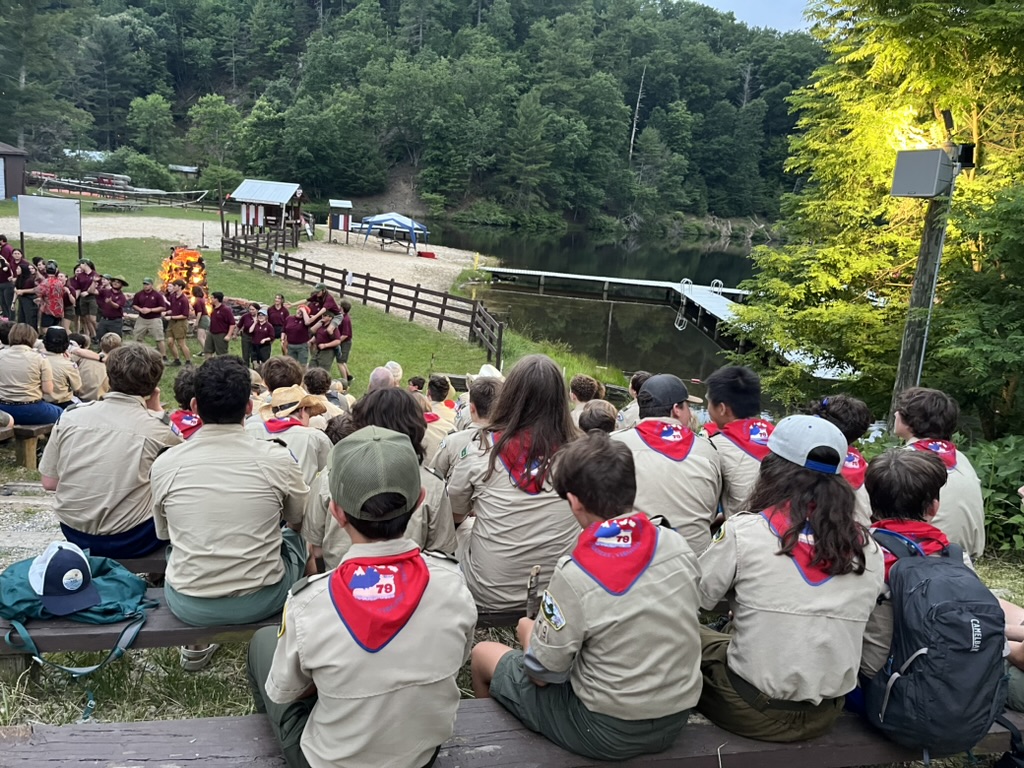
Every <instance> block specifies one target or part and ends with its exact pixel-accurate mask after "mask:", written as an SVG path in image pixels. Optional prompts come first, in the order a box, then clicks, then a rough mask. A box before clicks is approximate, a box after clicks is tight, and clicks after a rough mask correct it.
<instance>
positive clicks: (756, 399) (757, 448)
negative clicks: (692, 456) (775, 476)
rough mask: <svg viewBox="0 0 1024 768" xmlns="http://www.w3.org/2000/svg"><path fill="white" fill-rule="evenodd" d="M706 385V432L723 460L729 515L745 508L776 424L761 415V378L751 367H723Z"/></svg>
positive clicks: (725, 503) (724, 507)
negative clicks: (773, 424)
mask: <svg viewBox="0 0 1024 768" xmlns="http://www.w3.org/2000/svg"><path fill="white" fill-rule="evenodd" d="M705 384H706V385H707V397H708V416H710V417H711V421H710V422H709V423H708V424H705V425H704V431H705V433H706V434H707V436H708V437H709V438H711V444H712V445H714V446H715V448H717V449H718V455H719V457H720V459H721V464H722V499H721V502H722V512H723V513H724V514H725V516H726V517H728V516H729V515H732V514H734V513H736V512H740V511H741V510H743V508H744V502H745V501H746V499H747V496H749V495H750V491H751V490H752V489H753V487H754V482H755V481H756V480H757V470H758V467H759V466H760V464H761V459H763V458H764V457H765V456H767V455H768V445H767V441H768V435H770V434H771V433H772V425H771V424H769V423H768V422H767V421H765V420H764V419H762V418H760V414H761V379H760V378H758V375H757V374H756V373H754V372H753V371H752V370H750V369H749V368H743V367H741V366H737V365H729V366H726V367H725V368H719V369H718V370H717V371H715V372H714V373H712V374H711V375H710V376H708V379H707V381H706V382H705Z"/></svg>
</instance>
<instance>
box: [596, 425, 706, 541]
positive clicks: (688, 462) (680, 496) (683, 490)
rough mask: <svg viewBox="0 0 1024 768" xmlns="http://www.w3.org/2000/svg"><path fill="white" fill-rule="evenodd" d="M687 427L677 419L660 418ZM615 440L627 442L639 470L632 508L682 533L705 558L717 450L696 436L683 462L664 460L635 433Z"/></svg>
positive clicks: (619, 434)
mask: <svg viewBox="0 0 1024 768" xmlns="http://www.w3.org/2000/svg"><path fill="white" fill-rule="evenodd" d="M642 421H664V422H667V423H669V424H679V425H680V426H686V425H685V424H682V422H680V421H677V420H676V419H670V418H656V419H642ZM611 438H612V440H617V441H618V442H620V443H625V444H626V446H627V447H628V448H629V450H630V451H631V452H632V453H633V463H634V465H635V466H636V501H634V502H633V506H634V507H635V508H636V509H638V510H640V511H642V512H645V513H646V514H647V515H648V516H649V517H650V516H653V515H662V516H663V517H664V518H665V519H666V520H668V523H669V525H671V526H672V527H673V528H675V529H676V530H677V531H679V533H681V534H682V535H683V536H684V537H685V538H686V541H687V542H688V543H689V544H690V548H691V549H692V550H693V551H694V552H696V553H698V554H699V553H701V552H703V551H704V550H705V549H707V546H708V544H710V543H711V523H712V522H713V521H714V519H715V517H717V515H718V496H719V494H720V493H721V490H722V468H721V466H720V464H719V458H718V451H716V450H715V449H714V447H713V446H712V445H711V442H710V441H709V440H708V439H707V438H706V437H701V436H700V435H696V436H694V440H693V447H692V448H691V449H690V453H689V455H688V456H687V457H686V458H685V459H683V461H675V460H674V459H671V458H669V457H668V456H663V455H662V454H660V453H658V452H657V451H656V450H654V449H653V448H651V447H650V446H648V445H647V444H646V443H645V442H644V441H643V440H642V439H641V438H640V435H639V434H638V433H637V431H636V430H635V429H630V430H626V431H621V432H613V433H612V435H611Z"/></svg>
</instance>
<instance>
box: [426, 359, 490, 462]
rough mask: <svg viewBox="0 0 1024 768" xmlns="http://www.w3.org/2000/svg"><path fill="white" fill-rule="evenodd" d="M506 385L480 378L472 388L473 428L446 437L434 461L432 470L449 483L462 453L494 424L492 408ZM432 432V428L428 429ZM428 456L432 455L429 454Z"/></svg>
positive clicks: (471, 422) (469, 427) (485, 377)
mask: <svg viewBox="0 0 1024 768" xmlns="http://www.w3.org/2000/svg"><path fill="white" fill-rule="evenodd" d="M410 381H411V379H410ZM504 385H505V382H504V380H503V379H499V378H496V377H494V376H477V377H476V378H475V379H474V380H473V383H472V384H470V385H469V404H468V406H467V408H468V411H469V416H470V423H469V426H468V427H467V428H466V429H461V430H459V431H457V432H452V433H451V434H450V435H446V436H445V437H443V438H442V440H441V443H440V444H439V446H438V448H437V450H436V451H435V452H434V454H433V458H432V459H431V460H430V468H431V469H435V470H437V472H438V473H439V474H440V475H441V477H443V478H444V479H445V480H447V479H448V478H449V477H451V474H452V469H453V468H454V466H455V463H456V462H457V461H458V460H459V457H460V456H461V455H462V449H463V448H465V447H466V446H467V445H469V443H470V442H471V441H472V440H473V438H474V436H476V431H477V430H479V429H483V428H484V427H486V426H487V425H488V424H490V417H491V408H492V407H493V406H494V403H495V401H497V399H498V395H499V394H500V393H501V388H502V387H503V386H504ZM429 428H430V427H429V425H428V427H427V429H428V430H429ZM427 455H428V456H429V455H430V453H429V451H428V454H427Z"/></svg>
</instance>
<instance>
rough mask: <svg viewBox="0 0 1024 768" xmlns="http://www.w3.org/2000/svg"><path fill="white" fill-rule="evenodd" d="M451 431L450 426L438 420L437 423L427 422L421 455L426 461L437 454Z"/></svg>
mask: <svg viewBox="0 0 1024 768" xmlns="http://www.w3.org/2000/svg"><path fill="white" fill-rule="evenodd" d="M451 431H452V425H451V424H450V423H448V422H447V421H445V420H444V419H440V420H439V421H428V422H427V431H426V433H425V434H424V435H423V455H424V457H426V458H427V459H429V458H430V457H431V456H433V455H434V454H436V453H437V451H438V449H439V448H440V447H441V444H442V443H443V442H444V441H445V440H447V439H448V433H449V432H451Z"/></svg>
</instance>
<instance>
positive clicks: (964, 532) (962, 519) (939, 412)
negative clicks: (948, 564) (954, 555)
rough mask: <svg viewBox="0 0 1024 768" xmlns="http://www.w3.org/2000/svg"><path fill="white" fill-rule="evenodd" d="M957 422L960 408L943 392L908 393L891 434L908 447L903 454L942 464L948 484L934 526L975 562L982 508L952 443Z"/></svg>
mask: <svg viewBox="0 0 1024 768" xmlns="http://www.w3.org/2000/svg"><path fill="white" fill-rule="evenodd" d="M959 416H960V406H959V405H957V402H956V400H954V399H953V398H952V397H950V396H949V395H947V394H946V393H945V392H940V391H939V390H937V389H925V388H924V387H911V388H910V389H907V390H905V391H904V392H903V393H901V394H900V396H899V400H898V402H897V408H896V415H895V417H894V423H895V426H894V428H893V432H895V433H896V436H897V437H901V438H903V439H904V440H906V441H907V450H917V451H932V452H933V453H936V454H938V456H939V458H940V459H942V463H943V464H945V465H946V470H947V472H948V473H949V479H948V481H947V482H946V485H945V486H944V487H943V488H942V496H941V497H940V499H939V512H938V514H937V515H935V519H934V520H933V521H932V524H933V525H935V526H936V527H937V528H941V529H942V531H943V532H944V533H945V534H946V535H947V536H949V540H950V541H951V542H953V543H954V544H958V545H960V546H961V547H963V548H964V550H965V551H966V552H967V554H969V555H970V556H971V557H974V558H978V557H981V556H982V554H983V553H984V551H985V504H984V502H983V501H982V497H981V481H980V480H979V479H978V475H977V473H976V472H975V471H974V467H973V466H971V462H970V461H969V460H968V458H967V457H966V456H964V454H962V453H961V452H960V451H958V450H957V448H956V446H955V445H953V443H952V442H951V440H952V439H953V432H955V431H956V423H957V419H958V418H959Z"/></svg>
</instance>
